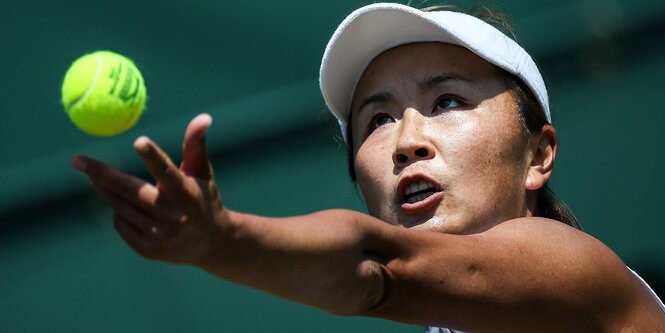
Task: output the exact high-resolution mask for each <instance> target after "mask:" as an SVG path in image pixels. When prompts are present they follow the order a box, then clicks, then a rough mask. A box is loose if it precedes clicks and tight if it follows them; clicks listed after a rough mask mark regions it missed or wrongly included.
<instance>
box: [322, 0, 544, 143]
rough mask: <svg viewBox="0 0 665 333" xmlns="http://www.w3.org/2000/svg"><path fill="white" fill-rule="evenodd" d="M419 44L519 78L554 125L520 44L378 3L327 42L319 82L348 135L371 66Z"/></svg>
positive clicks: (481, 26)
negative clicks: (453, 50) (460, 53)
mask: <svg viewBox="0 0 665 333" xmlns="http://www.w3.org/2000/svg"><path fill="white" fill-rule="evenodd" d="M414 42H443V43H449V44H455V45H459V46H463V47H465V48H467V49H469V50H470V51H472V52H474V53H476V54H477V55H478V56H480V57H482V58H483V59H485V60H487V61H488V62H490V63H492V64H494V65H496V66H498V67H501V68H503V69H504V70H506V71H508V72H510V73H512V74H514V75H516V76H517V77H519V78H520V79H521V80H522V81H524V83H526V85H527V86H528V87H529V88H530V89H531V91H532V92H533V94H534V96H535V97H536V98H537V99H538V102H539V103H540V105H541V107H542V108H543V110H545V114H546V116H547V120H548V121H549V122H551V121H552V120H551V117H550V111H549V110H550V109H549V101H548V96H547V89H546V87H545V82H544V81H543V78H542V76H541V75H540V71H539V70H538V67H537V66H536V64H535V62H534V61H533V59H531V56H529V54H528V53H527V52H526V51H525V50H524V49H523V48H522V47H521V46H519V45H518V44H517V43H516V42H515V41H513V40H512V39H510V38H509V37H508V36H506V35H504V34H503V33H502V32H501V31H499V30H498V29H496V28H494V27H493V26H491V25H490V24H488V23H485V22H484V21H482V20H480V19H478V18H476V17H473V16H470V15H467V14H462V13H456V12H449V11H434V12H423V11H420V10H418V9H415V8H412V7H409V6H405V5H401V4H394V3H376V4H372V5H368V6H365V7H361V8H359V9H357V10H355V11H354V12H352V13H351V14H350V15H349V16H348V17H347V18H346V19H345V20H344V21H343V22H342V23H341V24H340V26H339V27H338V28H337V30H336V31H335V33H334V34H333V36H332V37H331V38H330V41H329V42H328V46H327V47H326V50H325V52H324V55H323V60H322V61H321V69H320V73H319V74H320V76H319V80H320V81H319V83H320V85H321V92H322V94H323V97H324V99H325V101H326V104H327V105H328V108H329V109H330V111H332V112H333V114H334V115H335V117H337V120H338V121H339V123H340V127H341V129H342V134H343V135H345V134H346V131H345V128H346V125H347V120H348V113H349V111H350V108H351V100H352V98H353V93H354V91H355V88H356V85H357V84H358V81H359V80H360V77H361V75H362V73H363V72H364V70H365V68H366V67H367V65H369V63H370V62H371V61H372V59H374V58H375V57H376V56H378V55H379V54H381V53H382V52H384V51H386V50H388V49H391V48H394V47H396V46H399V45H403V44H408V43H414Z"/></svg>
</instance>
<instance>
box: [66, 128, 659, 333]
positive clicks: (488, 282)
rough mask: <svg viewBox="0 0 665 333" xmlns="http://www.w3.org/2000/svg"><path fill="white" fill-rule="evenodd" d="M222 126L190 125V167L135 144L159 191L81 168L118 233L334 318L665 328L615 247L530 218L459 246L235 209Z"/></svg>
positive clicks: (542, 327) (326, 218)
mask: <svg viewBox="0 0 665 333" xmlns="http://www.w3.org/2000/svg"><path fill="white" fill-rule="evenodd" d="M210 122H211V119H210V117H209V116H207V115H201V116H198V117H196V118H195V119H193V120H192V122H191V123H190V124H189V126H188V128H187V131H186V133H185V140H184V147H183V161H182V163H181V164H180V166H176V165H175V164H174V163H173V162H172V161H171V159H170V158H169V157H168V156H167V155H166V154H165V153H164V152H163V151H162V150H161V149H160V148H159V147H158V146H157V145H156V144H155V143H154V142H152V141H151V140H149V139H148V138H145V137H141V138H138V139H137V140H136V142H135V145H134V146H135V149H136V151H137V152H138V153H139V155H140V156H141V157H142V158H143V159H144V162H145V164H146V166H147V167H148V169H149V171H150V173H151V174H152V175H153V176H154V178H155V179H156V184H154V185H153V184H151V183H148V182H145V181H143V180H141V179H138V178H136V177H133V176H131V175H127V174H125V173H122V172H120V171H118V170H116V169H114V168H113V167H111V166H108V165H106V164H103V163H101V162H99V161H96V160H94V159H91V158H89V157H86V156H77V157H76V158H75V159H74V160H73V164H74V167H75V168H77V169H78V170H81V171H82V172H84V173H85V174H87V175H88V176H89V177H90V179H91V181H92V182H93V183H94V184H95V186H96V187H97V189H98V190H99V192H100V193H101V194H102V196H103V197H104V198H105V199H106V200H107V201H108V202H109V204H110V205H111V207H112V208H113V210H114V225H115V228H116V229H117V231H118V233H119V234H120V236H121V237H122V238H123V239H124V240H125V241H126V242H127V243H128V244H129V245H130V246H131V247H132V248H134V249H135V250H136V251H137V252H138V253H140V254H141V255H143V256H145V257H147V258H150V259H158V260H164V261H168V262H174V263H185V264H191V265H195V266H198V267H201V268H203V269H204V270H206V271H208V272H210V273H212V274H215V275H217V276H219V277H221V278H224V279H227V280H231V281H234V282H238V283H241V284H244V285H248V286H251V287H254V288H257V289H261V290H264V291H267V292H270V293H273V294H276V295H278V296H281V297H284V298H287V299H291V300H295V301H297V302H301V303H305V304H310V305H313V306H316V307H319V308H322V309H324V310H327V311H330V312H333V313H338V314H355V315H369V316H377V317H383V318H388V319H392V320H397V321H402V322H409V323H418V324H423V325H441V326H444V325H452V326H453V327H459V328H462V329H471V330H483V329H502V328H504V329H511V330H516V331H520V330H521V331H528V330H533V331H541V332H542V331H548V330H550V331H563V330H566V329H568V330H570V329H573V330H580V331H593V330H603V329H608V330H609V329H620V328H622V327H623V326H625V325H623V324H624V323H643V324H648V325H650V326H643V327H651V328H653V327H657V326H654V325H658V323H660V325H665V324H664V323H663V317H662V314H661V315H660V317H659V316H658V315H657V312H656V310H657V308H655V307H654V304H650V305H647V307H646V308H644V304H649V303H648V302H644V300H648V297H649V296H648V294H645V293H644V292H643V291H642V290H640V288H639V287H636V285H637V284H636V283H635V281H634V280H633V279H631V276H630V275H629V274H628V273H627V271H626V269H625V266H623V264H622V263H621V261H620V260H619V259H618V258H617V257H616V256H615V255H614V254H613V253H612V252H611V251H610V250H609V249H607V248H606V247H605V246H604V245H602V244H601V243H600V242H598V241H596V240H595V239H593V238H592V237H589V236H587V235H585V234H583V233H581V232H578V231H576V230H573V229H572V228H569V227H567V226H565V225H563V224H560V223H557V222H552V221H549V220H544V219H518V220H513V221H507V222H504V223H502V224H500V225H498V226H497V227H495V228H492V229H490V230H489V231H487V232H484V233H482V234H477V235H470V236H457V235H446V234H439V233H433V232H423V231H415V230H408V229H405V228H401V227H397V226H393V225H389V224H387V223H383V222H382V221H379V220H377V219H375V218H372V217H370V216H367V215H364V214H361V213H357V212H352V211H346V210H329V211H322V212H317V213H313V214H310V215H304V216H296V217H288V218H280V219H275V218H267V217H259V216H254V215H250V214H243V213H239V212H234V211H231V210H229V209H227V208H225V207H224V205H223V203H222V200H221V197H220V196H219V192H218V190H217V186H216V183H215V178H214V175H213V170H212V167H211V166H210V163H209V161H208V157H207V152H206V147H205V131H206V130H207V128H208V127H209V125H210ZM640 308H642V309H647V308H648V309H647V311H643V310H641V312H640V311H637V310H635V309H640ZM649 309H651V310H649ZM655 313H656V314H655ZM654 314H655V315H654ZM654 323H655V324H654ZM660 327H661V328H662V327H663V326H660ZM633 328H635V326H633ZM638 328H639V327H638Z"/></svg>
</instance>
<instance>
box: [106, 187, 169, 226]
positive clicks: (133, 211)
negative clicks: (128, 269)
mask: <svg viewBox="0 0 665 333" xmlns="http://www.w3.org/2000/svg"><path fill="white" fill-rule="evenodd" d="M99 193H100V194H101V196H102V198H104V200H105V201H106V202H107V203H108V204H109V205H110V206H111V208H112V209H113V211H114V213H115V214H116V215H117V216H119V217H121V218H122V219H123V220H125V221H126V222H127V223H129V224H131V225H132V227H134V229H136V230H138V231H139V232H140V233H141V234H143V235H146V236H153V237H162V236H163V235H164V225H163V224H162V223H161V222H159V220H157V219H155V218H153V217H151V216H149V215H148V214H147V213H146V212H145V211H143V210H141V209H140V208H138V207H135V206H133V205H131V204H130V203H128V202H127V201H125V200H123V199H122V198H120V197H118V196H117V195H115V194H114V193H112V192H110V191H107V190H105V189H100V190H99Z"/></svg>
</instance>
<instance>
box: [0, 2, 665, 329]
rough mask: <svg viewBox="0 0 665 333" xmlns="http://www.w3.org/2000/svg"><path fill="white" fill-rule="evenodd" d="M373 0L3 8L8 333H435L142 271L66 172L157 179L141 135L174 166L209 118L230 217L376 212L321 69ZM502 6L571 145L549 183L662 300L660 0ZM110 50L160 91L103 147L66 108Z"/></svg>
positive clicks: (0, 182)
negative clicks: (193, 123) (334, 43)
mask: <svg viewBox="0 0 665 333" xmlns="http://www.w3.org/2000/svg"><path fill="white" fill-rule="evenodd" d="M367 3H368V2H367V1H360V0H353V1H351V0H348V1H341V0H336V1H296V0H284V1H279V2H277V1H266V0H252V1H243V2H241V1H233V2H229V1H212V0H190V1H183V0H179V1H178V0H162V1H147V0H132V1H130V0H114V1H110V0H109V1H102V0H87V1H82V0H71V1H59V2H51V1H46V0H43V1H34V0H23V1H8V0H1V2H0V38H1V41H2V44H1V45H2V46H1V47H2V52H0V62H1V63H2V64H3V66H2V69H1V70H0V74H1V75H2V76H1V78H0V112H2V118H1V120H0V142H2V144H1V145H0V159H1V161H2V164H1V165H0V331H2V332H55V331H71V332H81V331H93V332H123V331H148V332H152V331H163V332H173V331H186V332H238V331H250V332H255V331H272V332H299V331H316V332H352V331H365V332H374V331H381V332H420V331H422V328H419V327H414V326H406V325H401V324H396V323H392V322H388V321H383V320H375V319H366V318H353V317H351V318H343V317H335V316H332V315H329V314H327V313H324V312H322V311H319V310H316V309H312V308H309V307H305V306H301V305H298V304H293V303H290V302H287V301H283V300H280V299H276V298H273V297H271V296H267V295H265V294H263V293H260V292H257V291H253V290H250V289H247V288H244V287H240V286H237V285H233V284H230V283H227V282H224V281H220V280H217V279H215V278H213V277H211V276H208V275H206V274H205V273H203V272H202V271H199V270H197V269H193V268H190V267H183V266H173V265H168V264H163V263H157V262H149V261H147V260H145V259H142V258H141V257H139V256H137V255H135V254H134V253H133V252H131V251H130V250H129V248H128V247H127V246H125V245H124V243H122V241H121V240H120V239H119V237H118V236H117V235H116V234H115V233H114V231H113V228H112V226H111V213H110V211H109V209H108V208H106V207H105V205H104V204H103V203H102V202H101V200H100V199H99V198H98V197H97V196H96V195H95V194H94V193H93V192H92V190H91V186H90V185H89V184H88V183H87V182H86V181H85V179H84V178H83V177H81V176H80V175H78V174H76V173H75V172H74V171H73V170H72V169H71V167H70V162H69V161H70V159H71V157H72V156H73V155H74V154H76V153H86V154H90V155H92V156H95V157H98V158H101V159H103V160H106V161H108V162H110V163H112V164H115V165H117V166H119V167H120V168H122V169H123V170H126V171H129V172H132V173H135V174H138V175H142V176H145V175H146V172H145V170H144V168H143V166H142V165H141V163H140V161H139V159H138V158H137V157H136V156H135V154H134V153H133V151H132V149H131V143H132V141H133V139H134V138H135V137H136V136H138V135H140V134H147V135H149V136H151V137H152V138H154V139H155V140H157V141H158V142H160V143H161V144H163V146H164V147H165V148H166V150H167V151H168V152H169V153H171V154H173V155H174V156H175V157H176V158H178V156H179V149H180V144H181V137H182V133H183V130H184V128H185V126H186V124H187V121H188V120H189V119H190V118H191V117H193V116H194V115H196V114H198V113H200V112H209V113H210V114H212V115H213V117H214V119H215V122H214V124H213V127H212V128H211V133H210V135H209V138H210V149H211V154H212V158H213V162H214V165H215V168H216V172H217V178H218V180H219V183H220V187H221V190H222V194H223V195H224V198H225V202H226V203H227V205H228V206H229V207H231V208H234V209H237V210H244V211H249V212H253V213H257V214H267V215H272V216H285V215H292V214H303V213H308V212H311V211H314V210H318V209H323V208H332V207H345V208H353V209H358V210H364V207H363V205H362V201H361V199H360V197H359V194H358V192H357V191H356V190H355V188H354V187H353V185H352V184H351V183H350V181H349V180H348V177H347V175H346V164H345V163H346V162H345V152H344V149H343V145H341V144H340V143H339V141H338V140H336V139H335V137H336V136H337V132H336V129H337V128H336V123H335V122H334V121H333V120H332V118H331V117H330V116H329V115H328V114H327V113H326V111H325V106H324V103H323V100H322V98H321V97H320V93H319V91H318V83H317V75H318V66H319V60H320V57H321V54H322V52H323V49H324V47H325V45H326V43H327V40H328V38H329V36H330V35H331V34H332V32H333V31H334V29H335V27H336V26H337V24H338V23H339V22H341V20H342V19H343V18H344V17H345V16H346V15H347V14H348V13H349V12H350V11H352V10H353V9H355V8H357V7H359V6H360V5H363V4H367ZM468 3H469V2H462V3H461V5H462V6H463V7H464V6H465V5H466V4H468ZM429 4H432V3H431V2H430V3H429ZM414 5H419V4H418V3H416V2H414ZM499 7H500V8H502V9H504V10H506V11H507V12H508V13H510V14H511V16H512V17H513V19H514V22H515V24H516V30H517V33H518V35H520V36H521V41H522V43H523V45H525V47H526V48H527V49H528V50H529V51H531V52H532V54H533V55H534V57H535V58H536V60H537V62H538V63H539V65H540V66H541V68H542V70H543V72H544V75H545V76H546V81H547V82H548V84H549V87H550V96H551V100H552V105H553V113H554V122H555V125H556V126H557V129H558V132H559V134H560V144H561V145H560V150H559V159H558V163H557V168H556V172H555V176H554V180H553V187H554V189H555V190H556V191H557V193H558V194H559V196H560V197H561V198H563V199H564V201H566V202H567V203H568V204H569V205H570V206H571V207H572V208H573V210H574V211H575V212H576V213H577V214H578V217H579V218H580V219H581V221H582V224H583V226H584V228H585V230H586V231H587V232H589V233H590V234H592V235H594V236H595V237H597V238H599V239H600V240H602V241H603V242H605V243H606V244H608V245H609V246H610V247H611V248H613V249H614V250H615V251H616V252H617V253H618V254H619V255H620V256H621V257H622V259H623V260H624V261H625V262H626V263H627V264H628V265H630V266H631V267H633V268H634V269H636V270H637V271H638V272H639V273H640V274H641V275H643V277H644V278H645V279H646V280H647V281H648V282H650V283H651V284H652V286H653V287H654V289H656V290H657V292H658V293H659V294H660V295H663V293H665V289H664V287H665V283H664V282H665V266H664V265H663V262H664V259H665V247H664V246H663V245H662V235H663V233H664V232H665V226H663V218H662V217H661V211H660V210H659V209H660V208H658V207H661V208H662V207H663V204H662V201H663V199H665V197H664V195H663V191H662V189H663V188H664V187H665V179H664V177H662V176H661V173H662V171H663V170H665V149H663V148H662V143H663V142H665V134H663V129H664V127H665V125H664V124H665V112H664V111H665V110H664V108H663V101H662V99H663V95H664V91H663V83H662V81H663V76H664V74H665V33H664V31H665V1H662V0H640V1H628V0H584V1H572V0H540V1H519V0H503V1H501V2H500V3H499ZM97 49H110V50H114V51H116V52H119V53H122V54H125V55H127V56H129V57H131V58H133V59H134V60H135V62H136V63H137V65H138V66H139V68H140V69H141V70H142V72H143V75H144V77H145V80H146V83H147V87H148V94H149V96H150V98H149V101H148V108H147V110H146V112H145V114H144V115H143V117H142V119H141V120H140V122H139V124H138V125H137V126H136V127H135V128H134V129H132V130H131V131H130V132H128V133H125V134H122V135H120V136H117V137H114V138H108V139H99V138H94V137H90V136H87V135H85V134H83V133H82V132H80V131H78V130H77V129H76V128H74V126H73V125H72V124H71V123H70V122H69V120H68V118H67V117H66V115H65V113H64V112H63V110H62V108H61V106H60V105H59V96H60V83H61V80H62V76H63V75H64V72H65V70H66V69H67V67H68V66H69V64H70V63H71V62H72V61H73V60H74V59H75V58H76V57H78V56H80V55H82V54H84V53H87V52H90V51H93V50H97ZM260 264H261V263H260V262H257V265H260Z"/></svg>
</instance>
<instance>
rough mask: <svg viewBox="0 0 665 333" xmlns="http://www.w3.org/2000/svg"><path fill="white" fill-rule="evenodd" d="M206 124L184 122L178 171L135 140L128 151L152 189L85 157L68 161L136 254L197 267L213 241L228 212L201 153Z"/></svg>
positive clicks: (203, 118) (143, 140)
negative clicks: (139, 161)
mask: <svg viewBox="0 0 665 333" xmlns="http://www.w3.org/2000/svg"><path fill="white" fill-rule="evenodd" d="M211 122H212V118H211V117H210V116H209V115H207V114H201V115H199V116H197V117H195V118H194V119H192V121H191V122H190V123H189V125H188V126H187V130H186V132H185V138H184V144H183V160H182V163H181V164H180V167H177V166H176V165H175V164H174V163H173V161H172V160H171V158H169V156H168V155H167V154H166V153H165V152H164V151H163V150H162V149H161V148H160V147H159V146H158V145H157V144H156V143H155V142H153V141H152V140H150V139H148V138H147V137H144V136H142V137H139V138H138V139H136V141H135V142H134V149H136V151H137V152H138V154H139V155H140V156H141V157H142V158H143V160H144V163H145V165H146V166H147V168H148V170H149V171H150V173H151V174H152V175H153V176H154V178H155V180H156V184H154V185H153V184H151V183H149V182H146V181H144V180H142V179H140V178H137V177H134V176H131V175H128V174H126V173H123V172H121V171H119V170H117V169H115V168H113V167H112V166H110V165H107V164H104V163H102V162H100V161H97V160H95V159H92V158H90V157H87V156H82V155H79V156H76V157H75V158H74V159H73V160H72V165H73V166H74V168H76V169H77V170H79V171H81V172H83V173H85V174H86V175H87V176H88V177H89V178H90V180H91V181H92V183H93V184H94V185H95V187H96V188H97V190H98V191H99V193H100V194H101V195H102V197H103V198H104V199H105V200H106V201H107V202H108V204H109V205H110V206H111V208H112V209H113V212H114V214H113V224H114V226H115V229H116V230H117V232H118V233H119V234H120V236H121V237H122V238H123V239H124V240H125V242H127V244H129V245H130V246H131V247H132V248H133V249H134V250H135V251H136V252H138V253H139V254H141V255H143V256H145V257H147V258H150V259H159V260H164V261H169V262H174V263H188V264H194V265H197V264H199V263H200V262H201V261H202V260H205V259H206V257H207V256H208V253H209V252H210V251H211V249H212V247H213V239H218V238H217V237H216V235H218V234H219V232H220V231H221V230H222V228H223V227H224V220H226V219H227V215H228V213H227V212H226V211H225V210H224V208H223V205H222V201H221V198H220V195H219V192H218V190H217V185H216V183H215V178H214V175H213V170H212V166H211V165H210V162H209V160H208V155H207V149H206V141H205V132H206V130H207V129H208V127H209V126H210V124H211Z"/></svg>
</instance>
